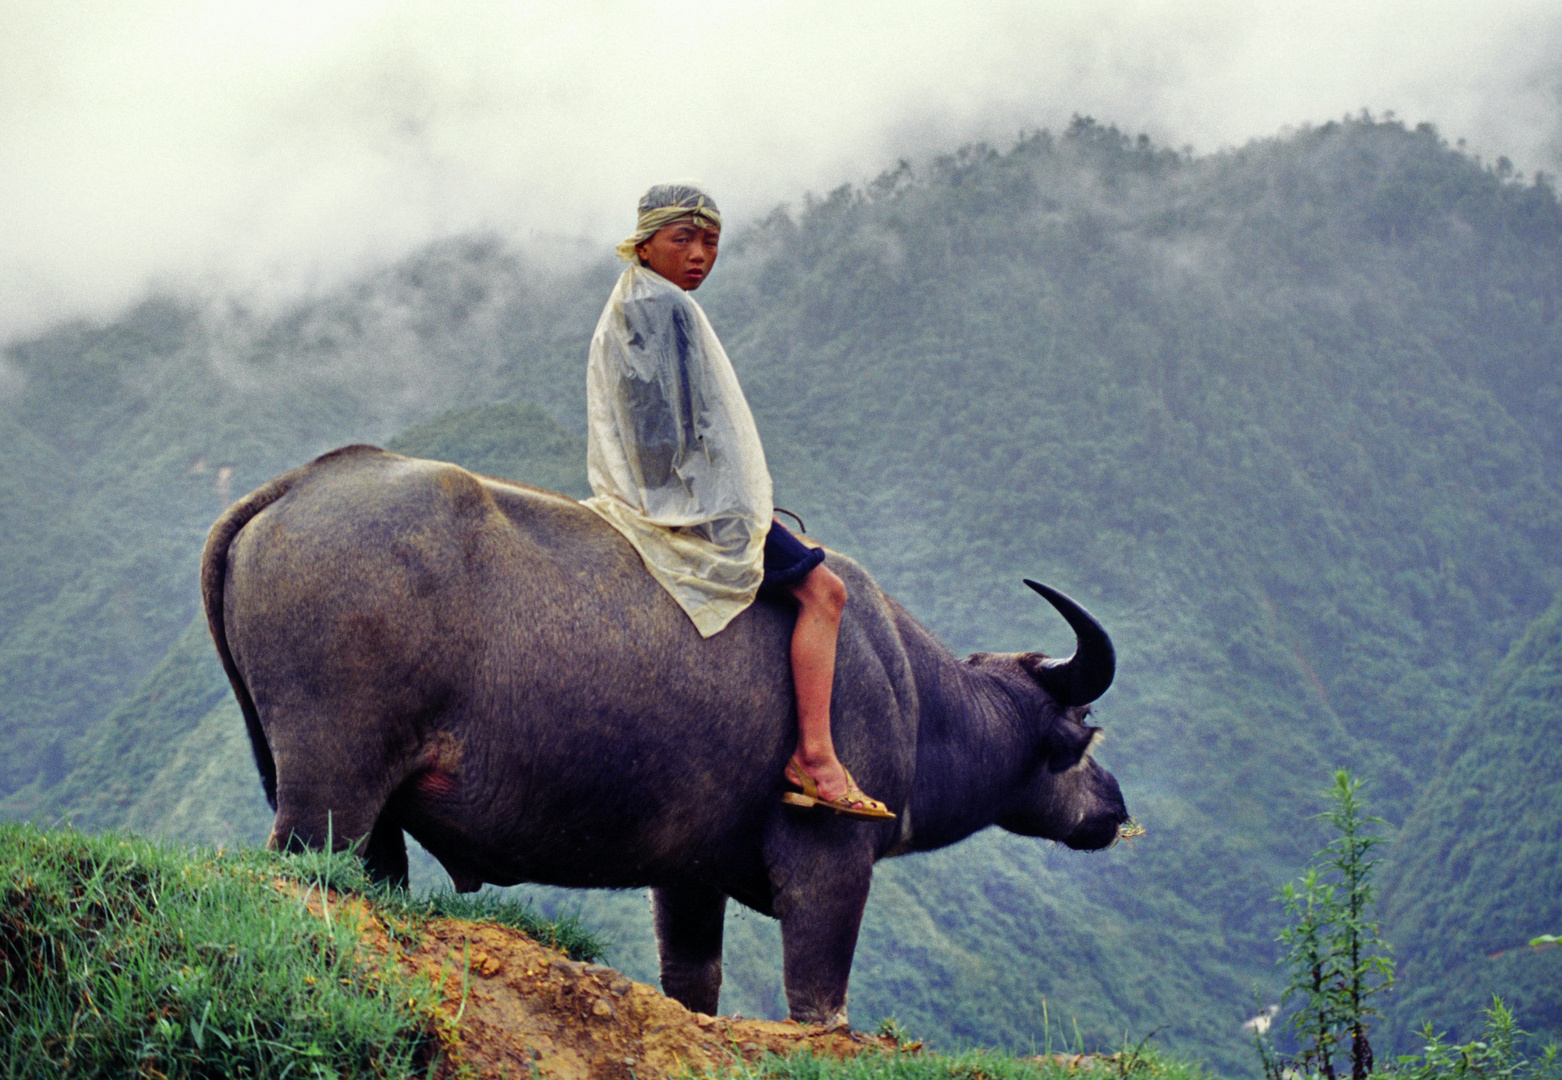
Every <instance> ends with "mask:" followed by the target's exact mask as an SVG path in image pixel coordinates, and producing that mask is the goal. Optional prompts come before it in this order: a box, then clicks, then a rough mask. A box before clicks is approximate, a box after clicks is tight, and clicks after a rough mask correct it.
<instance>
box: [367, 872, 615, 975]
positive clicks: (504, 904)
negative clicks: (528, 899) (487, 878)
mask: <svg viewBox="0 0 1562 1080" xmlns="http://www.w3.org/2000/svg"><path fill="white" fill-rule="evenodd" d="M371 895H372V899H373V901H374V904H375V906H377V907H378V908H379V909H380V910H381V911H383V912H385V913H386V914H387V915H390V916H392V917H393V918H396V919H402V920H405V921H407V922H409V923H410V924H412V926H414V927H416V926H417V925H419V924H420V923H422V922H423V921H425V920H428V919H470V920H472V921H477V922H490V923H498V924H499V925H500V926H508V927H511V928H513V929H516V930H519V931H521V932H522V933H523V934H525V935H526V936H528V937H530V938H532V939H533V940H535V941H539V942H541V943H542V944H544V945H547V946H548V947H550V948H554V949H558V950H559V951H560V952H562V953H564V954H565V955H566V956H568V957H569V958H570V959H571V960H579V961H581V962H583V963H587V964H589V963H593V962H594V961H597V960H600V959H602V957H603V955H604V954H605V953H606V951H607V949H606V946H605V945H604V944H603V942H602V940H601V939H600V938H598V937H597V936H596V934H594V933H593V932H592V931H591V930H589V929H588V928H587V927H586V926H585V925H584V924H583V923H582V922H581V921H580V920H579V919H578V918H576V917H575V916H573V915H561V916H559V917H558V918H557V919H548V918H546V917H545V916H543V915H541V914H539V913H538V912H537V909H536V908H534V907H532V906H531V905H530V904H528V903H524V902H522V901H516V900H511V899H508V898H506V897H505V896H503V895H502V894H500V893H465V894H463V893H453V892H429V893H425V894H423V895H420V896H413V895H412V894H410V893H407V892H404V891H402V890H400V889H379V890H375V891H374V892H373V893H372V894H371Z"/></svg>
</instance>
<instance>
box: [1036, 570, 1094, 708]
mask: <svg viewBox="0 0 1562 1080" xmlns="http://www.w3.org/2000/svg"><path fill="white" fill-rule="evenodd" d="M1024 580H1025V584H1027V585H1029V586H1030V587H1031V588H1032V589H1035V590H1036V591H1037V592H1038V593H1040V594H1041V595H1042V598H1043V599H1045V600H1046V601H1047V603H1049V604H1051V605H1052V606H1053V607H1055V608H1057V609H1058V614H1059V615H1061V616H1063V618H1064V619H1066V620H1067V621H1068V624H1069V626H1071V627H1073V629H1074V637H1075V639H1076V641H1077V644H1076V645H1075V646H1074V655H1073V656H1070V657H1069V658H1068V659H1067V660H1054V659H1051V658H1048V659H1046V660H1043V661H1042V662H1041V663H1040V665H1038V666H1037V667H1036V669H1035V671H1034V674H1035V677H1036V681H1037V682H1039V683H1041V685H1042V688H1043V689H1044V690H1046V691H1047V693H1049V694H1051V695H1052V700H1053V701H1056V702H1057V703H1058V704H1059V705H1062V706H1065V707H1067V706H1070V705H1088V704H1090V702H1092V701H1094V700H1096V698H1098V697H1100V696H1101V695H1102V694H1104V693H1106V688H1107V687H1109V686H1111V685H1112V676H1113V675H1115V674H1116V673H1117V651H1116V650H1115V649H1113V648H1112V639H1111V638H1110V637H1108V636H1107V633H1106V630H1105V629H1103V628H1102V626H1101V624H1100V623H1098V622H1096V620H1095V616H1093V615H1091V614H1090V612H1088V611H1086V610H1085V609H1084V608H1082V607H1080V606H1079V605H1078V604H1076V603H1074V601H1072V600H1070V599H1069V598H1068V597H1067V596H1064V595H1063V594H1062V593H1060V592H1058V590H1056V589H1054V588H1052V587H1051V586H1050V585H1043V584H1041V582H1039V581H1032V580H1030V578H1026V579H1024Z"/></svg>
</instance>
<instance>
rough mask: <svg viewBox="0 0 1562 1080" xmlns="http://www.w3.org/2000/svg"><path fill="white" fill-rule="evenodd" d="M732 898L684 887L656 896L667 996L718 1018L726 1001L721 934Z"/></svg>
mask: <svg viewBox="0 0 1562 1080" xmlns="http://www.w3.org/2000/svg"><path fill="white" fill-rule="evenodd" d="M726 912H727V894H726V893H724V892H721V891H719V890H717V889H713V888H711V887H709V886H708V885H696V884H693V883H687V882H686V883H682V884H678V885H664V886H662V887H661V888H657V889H652V890H651V915H652V918H653V919H654V920H655V923H656V952H657V955H658V956H659V957H660V958H661V961H662V992H663V993H665V994H666V995H667V996H668V997H670V998H672V999H673V1000H674V1001H676V1002H678V1003H680V1004H681V1005H683V1006H684V1008H686V1009H690V1010H692V1011H694V1012H699V1013H707V1014H709V1015H711V1016H714V1015H715V1014H716V1003H717V1000H718V999H719V998H720V997H721V931H722V925H723V922H724V920H725V918H726Z"/></svg>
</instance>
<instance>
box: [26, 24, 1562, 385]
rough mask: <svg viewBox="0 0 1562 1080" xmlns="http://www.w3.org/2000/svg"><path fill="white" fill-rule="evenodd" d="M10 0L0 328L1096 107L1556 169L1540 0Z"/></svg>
mask: <svg viewBox="0 0 1562 1080" xmlns="http://www.w3.org/2000/svg"><path fill="white" fill-rule="evenodd" d="M0 14H3V17H4V25H5V27H6V33H5V34H4V35H3V37H0V192H3V193H4V197H3V198H0V341H11V340H15V339H17V338H18V337H20V336H24V335H27V334H30V333H34V332H37V331H39V330H41V329H43V328H44V327H46V326H48V325H50V324H52V323H54V322H56V321H58V320H61V319H65V318H70V317H76V316H83V315H85V316H107V315H110V314H112V313H113V312H114V311H116V310H118V309H120V308H122V307H123V306H124V305H126V304H128V303H131V302H134V301H135V300H136V299H137V298H139V297H141V296H143V295H145V294H147V293H148V292H151V291H159V292H165V293H172V294H174V295H182V296H191V295H201V296H204V295H225V296H238V297H240V298H242V299H243V300H244V302H246V303H249V304H252V305H262V306H266V305H276V304H279V303H287V302H290V301H292V300H294V299H297V298H299V297H301V296H304V295H318V294H320V293H322V292H327V291H329V290H330V289H331V287H332V286H333V285H335V284H336V283H339V282H341V281H344V280H347V279H349V278H350V277H352V276H353V275H355V274H358V273H361V272H363V271H364V270H366V269H370V268H372V267H376V266H380V265H384V264H385V263H387V262H389V261H391V260H393V259H395V258H397V257H399V256H401V255H404V254H405V253H406V252H408V251H410V250H412V249H414V248H416V247H418V246H421V245H423V244H426V243H427V242H429V241H431V240H434V239H438V238H441V237H448V236H453V235H458V234H465V233H468V232H473V231H481V232H488V233H493V234H497V235H499V236H501V237H503V238H504V239H506V240H507V241H510V242H511V243H514V244H516V245H518V246H519V247H520V248H521V249H522V250H524V251H525V252H527V254H528V256H529V257H530V258H531V259H532V261H533V263H534V264H535V266H536V268H537V269H536V271H535V272H536V273H540V274H541V273H547V272H548V270H549V269H550V268H566V269H573V268H576V267H578V266H579V265H581V264H582V263H583V262H584V261H586V260H588V259H591V258H593V257H597V256H598V255H599V253H600V252H602V251H603V250H604V249H605V247H606V246H608V245H610V244H611V243H612V242H613V241H615V240H617V239H618V238H619V236H620V235H621V234H622V233H623V232H624V231H625V229H626V228H627V227H628V224H629V219H630V208H631V207H632V204H633V200H634V198H635V197H636V195H637V194H638V193H639V192H640V191H641V190H642V189H643V188H644V187H645V186H646V185H647V184H649V183H650V182H653V181H656V180H661V179H665V178H668V177H686V176H687V177H699V178H702V179H703V180H705V181H706V182H707V183H708V184H710V185H711V187H712V188H713V190H714V191H715V193H716V194H717V197H718V199H719V200H720V201H721V202H722V203H723V205H724V207H725V209H726V210H727V211H728V214H729V220H732V221H735V222H738V223H741V222H743V221H747V220H752V219H754V218H755V217H757V216H759V215H761V214H763V213H764V212H766V211H768V210H769V209H770V208H771V207H772V206H774V205H775V204H777V203H782V202H796V201H797V200H798V199H799V198H801V196H802V195H803V193H805V192H807V191H815V192H823V191H828V190H830V189H832V188H834V187H836V186H837V185H839V184H843V183H858V182H861V181H863V180H865V179H868V178H871V177H872V176H874V175H876V174H877V173H878V172H879V171H881V170H882V169H884V168H886V167H892V166H893V165H894V163H895V161H896V160H897V159H899V158H901V157H910V158H913V159H915V158H916V157H917V156H918V155H921V154H926V153H930V152H934V151H944V150H947V149H949V148H951V147H954V146H958V145H960V144H962V143H964V142H967V141H971V140H978V139H987V140H991V141H993V142H994V143H995V144H997V145H1001V146H1002V145H1008V144H1009V143H1010V142H1012V140H1013V138H1014V137H1015V135H1016V134H1017V133H1019V132H1020V131H1022V130H1030V129H1035V128H1040V127H1051V128H1053V129H1057V128H1059V127H1061V126H1063V125H1065V124H1066V123H1067V122H1068V119H1069V117H1070V116H1071V115H1073V114H1074V113H1082V114H1092V115H1095V116H1097V117H1099V118H1101V119H1102V120H1104V121H1108V122H1111V123H1115V124H1117V125H1118V126H1120V127H1122V128H1124V129H1125V130H1130V131H1134V132H1137V131H1141V130H1142V131H1144V132H1146V133H1148V134H1149V135H1150V136H1151V137H1152V138H1154V139H1155V140H1156V142H1157V143H1159V144H1161V145H1168V146H1172V147H1183V146H1190V147H1193V148H1195V149H1197V150H1198V151H1199V152H1201V153H1202V152H1209V151H1213V150H1218V149H1220V148H1222V147H1226V146H1233V145H1240V144H1242V143H1244V142H1246V141H1247V140H1250V139H1253V138H1259V137H1265V136H1269V135H1273V134H1276V133H1278V132H1280V131H1282V130H1283V129H1285V128H1287V127H1294V126H1299V125H1304V124H1309V123H1321V122H1325V121H1328V120H1330V119H1335V118H1338V117H1339V116H1341V115H1343V114H1346V113H1352V114H1354V113H1356V112H1358V111H1359V110H1360V109H1362V108H1370V109H1371V110H1373V111H1374V112H1375V113H1377V114H1380V115H1381V114H1385V113H1388V112H1394V113H1396V114H1397V115H1398V116H1400V117H1401V118H1402V119H1404V120H1406V121H1407V122H1409V123H1412V124H1414V123H1417V122H1420V121H1423V120H1429V121H1432V122H1435V123H1436V124H1437V125H1438V126H1439V128H1440V129H1441V130H1442V132H1443V133H1444V134H1445V135H1446V136H1448V137H1449V138H1450V140H1458V139H1466V140H1468V145H1469V147H1470V149H1471V150H1473V151H1475V152H1478V153H1482V154H1484V155H1486V156H1487V157H1489V158H1495V157H1496V156H1497V155H1506V156H1508V157H1510V158H1511V159H1513V161H1514V163H1515V165H1516V166H1517V167H1518V168H1519V169H1521V170H1535V169H1544V170H1555V169H1556V168H1557V167H1558V165H1559V163H1562V142H1559V132H1562V125H1559V115H1562V103H1559V89H1558V88H1559V84H1562V65H1559V63H1558V61H1557V60H1556V59H1555V58H1556V57H1557V56H1558V55H1559V49H1558V46H1559V45H1562V12H1559V11H1558V9H1557V7H1556V5H1555V4H1553V3H1546V2H1543V0H1541V2H1537V0H1496V2H1488V3H1483V4H1476V3H1473V2H1471V0H1445V2H1441V3H1415V4H1410V3H1400V2H1394V3H1376V4H1370V5H1365V4H1359V3H1349V2H1344V0H1329V2H1314V3H1307V4H1295V3H1285V4H1273V5H1264V6H1262V7H1259V6H1255V5H1246V4H1240V3H1236V2H1233V0H1202V2H1199V3H1195V4H1189V3H1172V2H1170V0H1138V2H1125V3H1118V4H1112V5H1103V4H1099V3H1088V2H1084V0H1070V2H1052V3H1048V4H1046V5H1038V4H1034V3H1020V2H1012V0H986V2H981V3H975V4H955V3H938V2H924V3H915V4H910V5H908V4H904V3H895V4H891V3H888V2H884V0H873V2H867V3H861V4H854V5H850V6H849V7H845V8H843V7H841V6H839V5H833V4H825V3H822V2H819V0H797V2H791V3H758V4H756V3H736V2H727V3H696V4H668V3H657V2H650V0H640V2H635V0H604V2H602V3H597V4H592V5H577V4H565V3H530V4H525V5H517V4H503V3H497V2H473V3H466V4H462V5H460V6H459V7H454V8H446V7H435V6H433V5H426V4H414V3H395V4H384V3H368V2H363V0H338V2H330V3H314V2H311V3H303V2H301V0H295V2H288V3H276V4H270V5H266V6H265V7H264V8H250V7H241V6H235V5H219V4H213V3H209V2H204V3H203V2H190V0H135V2H129V3H106V2H98V3H89V4H78V5H70V6H60V5H52V4H44V3H41V2H35V0H20V2H19V0H11V2H8V3H5V4H4V5H3V6H0ZM7 381H8V376H7V375H6V373H5V372H4V371H0V394H3V393H4V392H5V387H6V385H7Z"/></svg>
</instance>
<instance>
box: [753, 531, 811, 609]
mask: <svg viewBox="0 0 1562 1080" xmlns="http://www.w3.org/2000/svg"><path fill="white" fill-rule="evenodd" d="M822 562H824V549H823V548H815V547H809V546H808V545H807V544H805V543H803V542H802V541H801V540H799V539H798V538H797V537H795V536H793V535H792V534H791V532H789V531H788V530H787V528H786V526H784V525H781V524H778V523H776V522H774V521H772V522H771V523H770V531H769V532H768V533H766V534H765V580H764V582H763V583H762V584H761V585H760V586H759V591H760V592H762V593H766V594H775V593H786V592H789V591H790V590H791V588H792V586H794V585H796V584H798V583H800V582H801V581H802V580H803V579H804V578H805V577H807V576H808V575H809V574H810V573H811V572H812V571H813V568H814V567H816V566H818V565H819V564H820V563H822Z"/></svg>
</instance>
